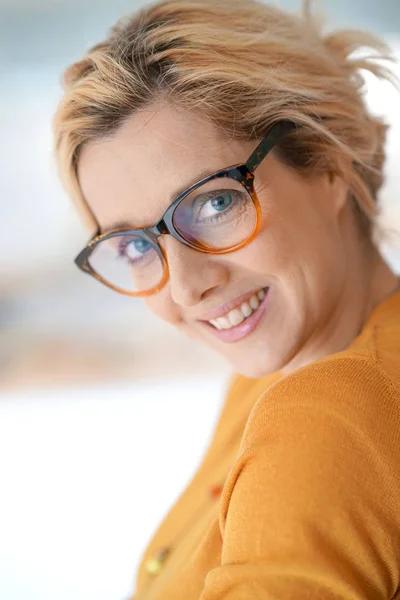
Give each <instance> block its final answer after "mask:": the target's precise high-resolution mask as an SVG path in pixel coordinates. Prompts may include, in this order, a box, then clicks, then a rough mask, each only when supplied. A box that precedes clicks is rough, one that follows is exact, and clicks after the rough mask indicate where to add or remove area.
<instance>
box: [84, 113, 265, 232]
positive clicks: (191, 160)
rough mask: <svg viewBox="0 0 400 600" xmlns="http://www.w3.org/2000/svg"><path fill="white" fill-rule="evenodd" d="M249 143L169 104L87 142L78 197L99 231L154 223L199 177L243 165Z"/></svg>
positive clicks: (136, 115)
mask: <svg viewBox="0 0 400 600" xmlns="http://www.w3.org/2000/svg"><path fill="white" fill-rule="evenodd" d="M253 147H254V141H252V142H246V141H239V140H231V139H227V138H226V137H225V136H223V134H222V133H221V132H220V131H219V130H218V129H217V128H216V127H215V126H213V125H212V123H210V122H209V121H207V120H206V119H204V118H201V117H200V116H198V115H192V114H189V113H187V112H184V111H178V110H177V109H173V108H171V107H169V106H161V107H160V106H154V107H152V108H148V109H146V110H142V111H140V112H137V113H135V114H133V115H132V116H131V117H130V118H129V119H128V120H127V121H126V122H125V123H124V124H123V125H122V126H121V127H120V128H119V130H118V131H117V132H116V133H115V134H114V135H113V136H112V137H111V138H108V139H103V140H100V141H96V142H90V143H88V144H87V145H86V146H85V147H84V149H83V151H82V153H81V156H80V158H79V164H78V177H79V182H80V186H81V189H82V192H83V195H84V197H85V199H86V201H87V203H88V204H89V206H90V208H91V210H92V212H93V213H94V215H95V217H96V219H97V221H98V223H99V224H100V226H101V228H102V229H103V230H107V229H110V228H112V227H113V226H114V225H115V224H116V223H118V222H128V223H132V225H134V226H144V225H148V224H152V223H154V222H155V221H157V220H158V219H159V218H160V217H161V215H162V214H163V212H164V211H165V210H166V208H167V207H168V205H169V204H170V203H171V202H172V200H173V198H174V194H175V191H176V190H178V189H180V188H183V187H188V186H189V185H190V184H191V183H194V181H195V180H196V179H199V178H200V177H199V175H200V174H203V173H213V172H214V171H218V170H219V169H223V168H225V167H229V166H231V165H233V164H236V163H240V162H244V161H245V160H246V159H247V158H248V155H249V154H250V153H251V150H252V148H253Z"/></svg>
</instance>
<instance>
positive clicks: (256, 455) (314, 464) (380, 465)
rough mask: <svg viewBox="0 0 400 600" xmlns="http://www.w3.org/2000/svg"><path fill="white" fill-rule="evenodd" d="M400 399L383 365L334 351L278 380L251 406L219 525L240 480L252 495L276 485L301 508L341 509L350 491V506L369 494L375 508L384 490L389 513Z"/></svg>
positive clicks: (399, 479)
mask: <svg viewBox="0 0 400 600" xmlns="http://www.w3.org/2000/svg"><path fill="white" fill-rule="evenodd" d="M399 404H400V398H399V396H398V395H396V394H395V392H394V390H393V388H392V386H391V384H390V380H388V378H387V376H386V374H385V373H384V372H383V371H382V370H381V369H380V367H379V364H377V363H376V362H375V361H374V360H369V359H367V358H366V357H365V356H361V355H357V356H354V355H348V354H346V353H341V354H340V355H337V356H336V355H332V356H331V357H329V358H327V359H323V360H321V361H318V362H316V363H313V364H312V365H309V366H307V367H305V368H302V369H300V370H298V371H297V372H295V373H293V374H292V375H289V376H286V377H284V378H282V379H280V380H279V381H277V382H276V383H274V384H273V385H272V386H271V387H270V388H268V389H267V390H265V392H263V393H262V394H261V395H260V396H259V397H258V399H257V401H256V402H255V404H254V406H253V408H252V410H251V413H250V416H249V418H248V420H247V423H246V427H245V430H244V434H243V436H242V440H241V445H240V450H239V453H238V455H237V457H236V461H235V463H234V465H233V467H232V469H231V471H230V474H229V477H228V479H227V481H226V486H225V490H224V495H223V503H222V512H221V522H222V523H224V522H225V518H226V515H227V511H228V506H229V505H230V502H231V499H232V495H233V494H234V493H235V491H236V490H237V489H238V485H239V488H240V482H242V486H243V485H244V484H243V482H245V488H246V493H247V494H250V495H253V494H254V493H255V492H256V490H261V492H260V493H261V494H262V495H263V497H265V498H267V497H269V495H270V493H271V490H273V491H274V492H273V493H274V498H275V495H277V496H278V497H279V500H278V498H276V501H277V502H278V504H279V502H281V503H285V502H286V503H287V509H288V510H290V509H291V508H290V507H292V503H293V499H294V498H295V499H296V503H297V506H298V507H299V510H300V507H301V506H303V508H304V510H307V511H308V509H309V507H312V509H313V510H319V509H320V508H321V505H322V504H324V505H325V506H328V505H330V506H332V507H334V506H336V507H337V506H338V505H339V502H341V498H342V497H343V494H344V489H346V495H347V498H348V500H349V503H352V502H353V500H354V501H355V500H356V499H357V498H358V500H360V498H361V497H362V496H364V498H367V497H368V498H369V500H368V502H369V501H370V500H371V502H373V504H374V509H375V508H376V507H377V506H379V502H381V501H382V495H383V496H384V497H385V505H386V506H387V507H391V508H388V510H389V511H391V510H392V509H393V507H394V506H398V494H399V489H400V471H399V466H398V465H399V464H400V410H399ZM372 499H373V500H372ZM321 503H322V504H321ZM349 505H350V504H349ZM332 510H333V508H332ZM396 518H398V515H397V517H396Z"/></svg>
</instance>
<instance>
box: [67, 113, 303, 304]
mask: <svg viewBox="0 0 400 600" xmlns="http://www.w3.org/2000/svg"><path fill="white" fill-rule="evenodd" d="M295 127H296V125H295V123H293V122H292V121H278V122H277V123H276V124H275V125H273V126H272V127H271V128H270V129H269V130H268V133H267V134H266V136H265V137H264V138H263V139H262V141H261V142H260V143H259V144H258V146H257V147H256V149H255V150H254V151H253V152H252V154H251V156H250V157H249V158H248V160H247V161H246V163H244V164H238V165H234V166H232V167H228V168H226V169H222V170H221V171H217V172H216V173H213V174H211V175H208V176H207V177H204V178H203V179H201V180H200V181H197V182H196V183H195V184H193V185H191V186H190V187H189V188H187V189H186V190H185V191H184V192H183V193H182V194H180V195H179V196H178V197H177V198H176V199H175V200H174V201H173V202H172V203H171V204H170V205H169V207H168V208H167V210H166V211H165V213H164V214H163V216H162V217H161V219H160V220H159V221H158V222H157V223H156V224H155V225H150V226H148V227H121V228H118V229H113V230H111V231H108V232H105V233H100V230H99V231H98V232H97V233H96V234H95V235H94V236H93V238H92V239H91V240H90V241H89V243H88V245H87V246H86V247H85V248H84V249H83V250H82V251H81V252H80V253H79V254H78V256H77V257H76V258H75V261H74V262H75V264H76V265H77V266H78V267H79V268H80V269H81V270H82V271H84V272H85V273H87V274H89V275H91V276H92V277H95V279H97V280H98V281H100V282H101V283H103V284H104V285H106V286H107V287H110V288H111V289H113V290H115V291H116V292H119V293H121V294H125V295H127V296H135V297H143V296H150V295H151V294H155V293H157V292H159V291H160V290H161V288H162V287H163V286H164V285H165V284H166V282H167V281H168V278H169V270H168V262H167V258H166V256H165V253H164V250H163V248H162V247H161V246H160V244H159V243H158V238H159V237H160V236H161V235H166V234H169V235H172V236H173V237H174V238H175V239H177V240H178V241H180V242H182V244H185V245H186V246H189V247H190V248H193V249H194V250H198V251H199V252H203V253H206V254H228V253H230V252H235V251H236V250H240V248H243V247H244V246H247V244H249V243H250V242H251V241H252V240H253V239H254V238H255V237H256V235H257V233H258V232H259V230H260V227H261V207H260V203H259V200H258V198H257V195H256V192H255V190H254V171H255V170H256V169H257V167H258V166H259V165H260V163H261V162H262V161H263V160H264V158H266V156H268V154H269V153H270V151H271V150H272V148H273V147H274V146H275V144H276V143H277V142H278V141H279V140H280V139H282V138H283V137H284V136H286V135H287V134H288V133H290V132H291V131H292V130H293V129H294V128H295ZM221 177H229V178H230V179H234V180H236V181H238V182H239V183H240V184H241V185H242V186H243V187H244V188H245V190H246V191H247V192H248V194H249V195H250V197H251V199H252V201H253V203H254V207H255V211H256V225H255V228H254V230H253V232H252V233H251V235H250V236H249V237H248V238H246V239H245V240H244V241H242V242H241V243H240V244H236V245H235V246H232V247H230V248H224V249H223V250H218V249H215V248H212V247H210V246H206V245H205V244H201V243H200V242H198V243H197V245H196V244H194V243H193V241H190V240H188V239H186V238H184V237H182V235H181V234H180V233H179V231H177V229H176V228H175V226H174V223H173V216H174V212H175V210H176V208H177V206H178V205H179V203H180V202H182V200H184V199H185V198H186V196H188V195H189V194H191V193H192V192H193V191H194V190H196V188H198V187H200V186H202V185H204V184H205V183H207V182H209V181H211V180H213V179H218V178H221ZM121 233H126V234H134V235H136V236H138V237H140V238H143V239H145V240H146V241H147V242H149V243H150V244H151V245H152V246H153V248H154V249H155V251H156V252H157V254H158V255H159V257H160V260H161V262H162V264H163V267H164V274H163V278H162V280H161V281H160V283H158V284H157V286H155V287H153V288H152V289H150V290H146V291H142V292H130V291H126V290H123V289H121V288H118V287H116V286H114V285H113V284H111V283H109V282H108V281H107V280H105V279H103V278H102V277H101V276H100V275H99V274H98V273H96V271H95V270H94V269H93V268H92V267H91V265H90V263H89V259H90V255H91V254H92V252H93V251H94V249H95V248H96V246H97V244H99V243H100V242H102V241H104V240H106V239H109V238H112V237H115V236H117V235H120V234H121Z"/></svg>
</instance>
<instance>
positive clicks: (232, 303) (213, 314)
mask: <svg viewBox="0 0 400 600" xmlns="http://www.w3.org/2000/svg"><path fill="white" fill-rule="evenodd" d="M266 287H267V286H264V288H262V287H259V288H257V289H256V290H253V291H252V292H247V293H246V294H242V295H241V296H237V298H234V299H233V300H229V302H225V304H222V305H221V306H220V307H219V308H216V309H215V310H210V311H209V312H207V313H203V314H202V315H201V317H198V321H211V320H212V319H218V317H222V316H224V315H226V314H227V313H228V312H229V311H231V310H233V309H234V308H237V307H238V306H241V305H242V304H243V303H244V302H247V300H250V298H251V297H252V296H254V294H257V292H259V291H260V290H261V289H266Z"/></svg>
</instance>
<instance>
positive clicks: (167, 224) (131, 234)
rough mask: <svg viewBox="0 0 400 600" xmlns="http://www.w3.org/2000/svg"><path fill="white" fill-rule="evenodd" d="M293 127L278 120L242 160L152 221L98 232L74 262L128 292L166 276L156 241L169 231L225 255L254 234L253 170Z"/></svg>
mask: <svg viewBox="0 0 400 600" xmlns="http://www.w3.org/2000/svg"><path fill="white" fill-rule="evenodd" d="M294 128H295V124H294V123H293V122H291V121H279V122H278V123H276V124H275V125H274V126H273V127H272V128H271V129H270V130H269V131H268V133H267V135H266V136H265V137H264V139H263V140H262V141H261V142H260V144H259V145H258V146H257V148H256V149H255V150H254V152H253V153H252V154H251V156H250V157H249V159H248V160H247V162H246V163H244V164H241V165H240V164H239V165H235V166H232V167H228V168H227V169H223V170H222V171H218V172H216V173H213V174H212V175H208V176H207V177H205V178H203V179H201V180H200V181H198V182H197V183H195V184H194V185H192V186H190V187H189V188H188V189H187V190H185V191H184V192H183V193H182V194H180V195H179V196H178V197H177V198H176V199H175V200H174V201H173V202H172V204H170V206H169V207H168V208H167V210H166V211H165V213H164V215H163V216H162V218H161V219H160V220H159V221H158V223H156V224H155V225H151V226H149V227H121V228H118V229H114V230H112V231H109V232H107V233H101V234H100V233H99V232H98V233H97V234H96V235H95V236H94V237H93V238H92V239H91V240H90V242H89V243H88V245H87V246H86V247H85V248H84V249H83V250H82V251H81V252H80V253H79V254H78V256H77V257H76V259H75V264H76V265H77V266H78V267H79V268H80V269H82V271H84V272H85V273H88V274H89V275H91V276H92V277H95V278H96V279H97V280H98V281H100V282H101V283H103V284H105V285H107V286H108V287H110V288H112V289H113V290H115V291H117V292H119V293H121V294H126V295H128V296H149V295H150V294H155V293H156V292H158V291H159V290H161V288H162V287H163V286H164V285H165V283H166V282H167V281H168V277H169V271H168V263H167V258H166V255H165V252H164V250H163V248H162V247H161V246H160V244H159V243H158V238H159V237H160V236H161V235H166V234H169V235H172V236H173V237H174V238H175V239H177V240H179V241H180V242H181V243H182V244H185V245H186V246H189V247H190V248H193V249H194V250H198V251H199V252H203V253H206V254H228V253H229V252H234V251H235V250H239V249H240V248H243V247H244V246H246V245H247V244H249V243H250V242H251V241H252V240H253V239H254V238H255V236H256V235H257V233H258V231H259V229H260V226H261V208H260V203H259V201H258V198H257V195H256V193H255V190H254V171H255V170H256V169H257V167H258V166H259V164H260V163H261V161H262V160H264V158H265V157H266V156H267V155H268V154H269V152H270V151H271V150H272V148H273V147H274V145H275V144H276V143H277V142H278V141H279V140H280V139H281V138H282V137H284V136H285V135H287V134H288V133H289V132H290V131H292V130H293V129H294Z"/></svg>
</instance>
